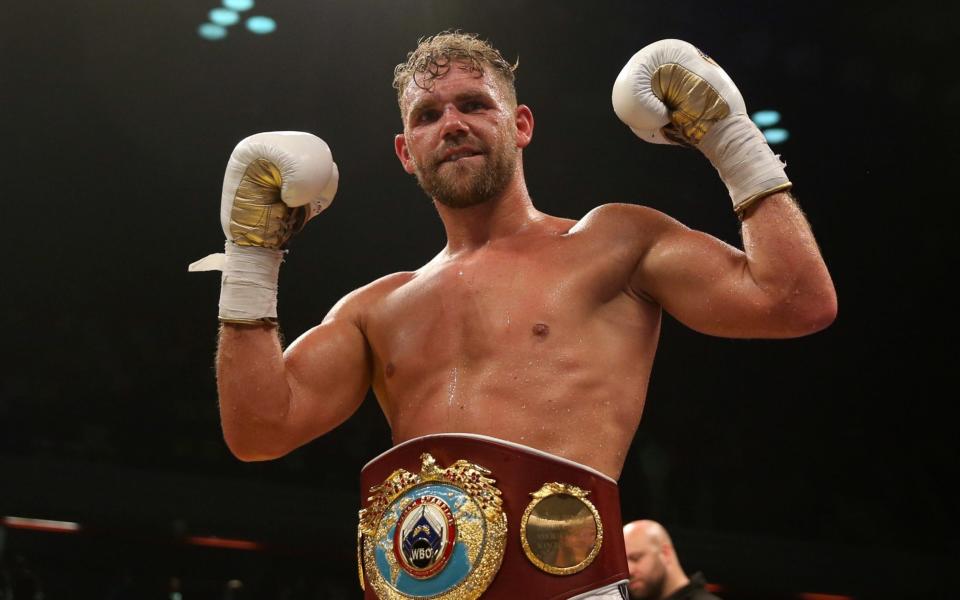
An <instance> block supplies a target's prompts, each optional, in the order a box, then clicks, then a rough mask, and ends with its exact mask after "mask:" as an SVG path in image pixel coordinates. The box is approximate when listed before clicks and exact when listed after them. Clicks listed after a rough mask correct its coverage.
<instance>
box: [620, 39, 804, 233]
mask: <svg viewBox="0 0 960 600" xmlns="http://www.w3.org/2000/svg"><path fill="white" fill-rule="evenodd" d="M613 110H614V112H616V114H617V116H618V117H619V118H620V120H621V121H623V122H624V123H625V124H626V125H627V126H629V127H630V129H631V130H632V131H633V132H634V133H635V134H636V135H637V136H638V137H639V138H640V139H642V140H645V141H648V142H651V143H655V144H681V145H686V146H693V147H696V148H698V149H699V150H700V151H701V152H703V154H704V155H705V156H706V157H707V158H708V159H709V160H710V162H711V163H712V164H713V166H714V167H715V168H716V169H717V172H718V173H719V174H720V178H721V179H722V180H723V182H724V184H725V185H726V186H727V191H728V192H729V193H730V198H731V200H733V209H734V211H735V212H736V213H737V215H738V216H740V217H741V218H742V216H743V212H744V211H745V210H746V209H747V208H748V207H749V206H750V205H752V204H753V203H754V202H756V201H757V200H759V199H760V198H763V197H764V196H768V195H770V194H772V193H774V192H779V191H783V190H787V189H789V188H790V187H791V183H790V180H789V179H787V175H786V173H785V172H784V167H785V166H786V165H785V164H784V163H783V162H781V161H780V157H779V156H777V155H776V154H774V153H773V151H772V150H771V149H770V146H769V145H768V144H767V141H766V139H764V137H763V133H761V132H760V129H759V128H758V127H757V126H756V125H755V124H754V123H753V121H751V120H750V117H748V116H747V109H746V105H745V104H744V101H743V96H742V95H741V94H740V91H739V90H738V89H737V86H736V85H734V83H733V81H732V80H731V79H730V77H729V76H728V75H727V74H726V72H725V71H724V70H723V69H722V68H720V66H719V65H718V64H717V63H716V62H714V61H713V59H711V58H710V57H709V56H707V55H706V54H704V53H702V52H700V50H698V49H697V48H696V47H695V46H693V45H692V44H690V43H688V42H684V41H681V40H660V41H659V42H654V43H652V44H650V45H648V46H646V47H644V48H643V49H642V50H640V51H639V52H637V53H636V54H634V55H633V57H632V58H631V59H630V60H629V61H628V62H627V64H626V66H624V67H623V70H621V71H620V75H619V76H618V77H617V80H616V82H615V83H614V84H613Z"/></svg>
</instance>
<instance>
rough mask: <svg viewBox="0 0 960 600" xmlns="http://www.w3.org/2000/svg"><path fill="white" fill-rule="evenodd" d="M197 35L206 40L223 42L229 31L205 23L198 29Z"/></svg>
mask: <svg viewBox="0 0 960 600" xmlns="http://www.w3.org/2000/svg"><path fill="white" fill-rule="evenodd" d="M197 33H198V34H199V35H200V37H202V38H203V39H205V40H222V39H223V38H225V37H227V29H226V28H225V27H223V26H221V25H216V24H214V23H204V24H203V25H201V26H200V27H198V28H197Z"/></svg>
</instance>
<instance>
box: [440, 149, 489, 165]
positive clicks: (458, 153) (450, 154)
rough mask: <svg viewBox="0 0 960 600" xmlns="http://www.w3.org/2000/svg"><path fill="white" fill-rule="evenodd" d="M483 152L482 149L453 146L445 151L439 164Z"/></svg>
mask: <svg viewBox="0 0 960 600" xmlns="http://www.w3.org/2000/svg"><path fill="white" fill-rule="evenodd" d="M481 154H483V152H481V151H480V150H475V149H473V148H466V147H460V148H452V149H450V150H447V151H446V152H444V153H443V156H442V157H441V158H440V162H439V163H438V164H443V163H445V162H456V161H458V160H461V159H464V158H470V157H471V156H479V155H481Z"/></svg>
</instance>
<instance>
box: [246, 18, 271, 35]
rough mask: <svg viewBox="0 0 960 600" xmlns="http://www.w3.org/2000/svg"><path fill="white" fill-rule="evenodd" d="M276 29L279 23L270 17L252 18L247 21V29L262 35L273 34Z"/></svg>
mask: <svg viewBox="0 0 960 600" xmlns="http://www.w3.org/2000/svg"><path fill="white" fill-rule="evenodd" d="M276 28H277V22H276V21H274V20H273V19H271V18H270V17H250V18H249V19H247V29H249V30H250V31H252V32H254V33H257V34H260V35H264V34H267V33H272V32H273V30H275V29H276Z"/></svg>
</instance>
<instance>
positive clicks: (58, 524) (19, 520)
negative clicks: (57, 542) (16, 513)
mask: <svg viewBox="0 0 960 600" xmlns="http://www.w3.org/2000/svg"><path fill="white" fill-rule="evenodd" d="M0 524H3V525H6V526H7V527H9V528H10V529H30V530H33V531H54V532H57V533H76V532H78V531H80V524H79V523H73V522H71V521H51V520H49V519H31V518H28V517H3V518H2V519H0Z"/></svg>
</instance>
